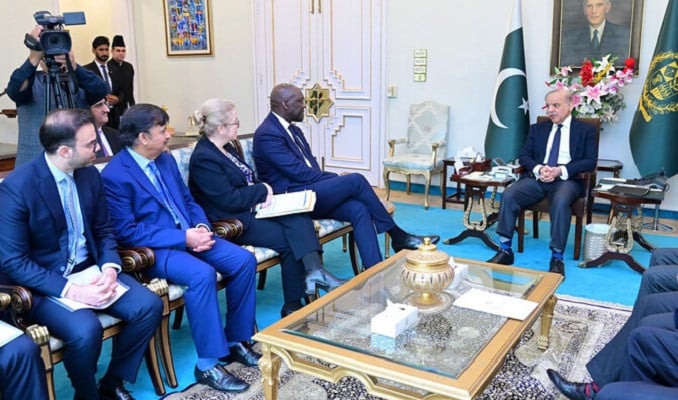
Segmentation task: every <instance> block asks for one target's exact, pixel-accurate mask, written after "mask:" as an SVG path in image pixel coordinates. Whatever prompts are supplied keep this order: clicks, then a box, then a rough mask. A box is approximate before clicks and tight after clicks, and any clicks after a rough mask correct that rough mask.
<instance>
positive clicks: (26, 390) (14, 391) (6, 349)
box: [0, 326, 49, 400]
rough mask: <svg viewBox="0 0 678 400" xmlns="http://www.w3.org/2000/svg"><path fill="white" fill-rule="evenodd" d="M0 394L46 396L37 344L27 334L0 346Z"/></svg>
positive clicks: (14, 398)
mask: <svg viewBox="0 0 678 400" xmlns="http://www.w3.org/2000/svg"><path fill="white" fill-rule="evenodd" d="M1 330H2V326H0V331H1ZM0 396H2V399H3V400H24V399H35V400H47V398H48V397H49V396H48V394H47V381H46V380H45V364H43V362H42V358H40V348H39V347H38V346H37V345H36V344H35V342H34V341H33V340H32V339H31V338H29V337H28V336H26V335H21V336H19V337H17V338H15V339H12V340H11V341H10V342H8V343H5V344H4V345H2V346H0Z"/></svg>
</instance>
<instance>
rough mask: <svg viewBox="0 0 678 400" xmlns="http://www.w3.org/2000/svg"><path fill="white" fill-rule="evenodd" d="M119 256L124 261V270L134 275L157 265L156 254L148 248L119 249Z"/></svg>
mask: <svg viewBox="0 0 678 400" xmlns="http://www.w3.org/2000/svg"><path fill="white" fill-rule="evenodd" d="M118 254H119V255H120V259H121V260H122V270H123V271H124V272H127V273H129V274H132V275H137V274H138V273H140V272H142V271H143V270H145V269H146V268H148V267H150V266H151V265H153V264H155V254H154V253H153V250H151V249H150V248H148V247H141V246H140V247H118Z"/></svg>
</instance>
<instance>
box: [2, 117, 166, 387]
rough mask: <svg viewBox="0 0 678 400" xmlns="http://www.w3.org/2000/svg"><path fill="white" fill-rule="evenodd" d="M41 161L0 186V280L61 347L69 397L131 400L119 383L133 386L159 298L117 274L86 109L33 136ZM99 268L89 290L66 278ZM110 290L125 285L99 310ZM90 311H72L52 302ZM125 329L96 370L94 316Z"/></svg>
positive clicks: (54, 120)
mask: <svg viewBox="0 0 678 400" xmlns="http://www.w3.org/2000/svg"><path fill="white" fill-rule="evenodd" d="M40 142H41V143H42V145H43V147H44V148H45V153H43V154H42V155H40V156H38V157H36V158H35V159H33V160H32V161H31V162H29V163H27V164H24V165H21V166H20V167H18V168H16V169H15V170H14V171H13V172H12V173H11V174H10V175H9V176H7V178H5V180H4V181H3V182H2V184H0V204H2V207H1V208H0V237H2V240H3V244H2V246H0V272H2V274H3V275H4V276H6V277H7V278H8V279H9V283H10V284H17V285H22V286H25V287H27V288H28V289H30V290H31V291H32V292H33V308H32V309H31V311H30V312H29V313H28V315H27V318H28V320H29V321H30V322H31V323H36V324H39V325H44V326H46V327H47V328H48V329H49V332H50V334H52V335H54V336H55V337H58V338H59V339H61V340H63V341H64V343H65V356H64V366H65V368H66V371H67V372H68V375H69V377H70V378H71V383H72V385H73V387H74V389H75V398H76V399H98V398H105V399H111V398H112V399H130V398H131V396H130V395H129V393H128V392H127V390H126V389H125V387H124V386H123V381H128V382H134V381H135V380H136V375H137V372H138V370H139V366H140V364H141V360H142V358H143V356H144V351H145V350H146V348H147V347H148V342H149V340H150V338H151V337H152V336H153V334H154V332H155V329H156V327H157V325H158V323H159V322H160V318H161V314H162V302H161V301H160V298H159V297H158V296H157V295H155V294H154V293H152V292H151V291H149V290H148V289H146V288H145V287H144V286H142V285H141V284H140V283H138V282H137V281H136V280H135V279H134V278H133V277H131V276H129V275H127V274H124V273H121V272H120V264H121V261H120V257H119V256H118V252H117V243H116V241H115V237H114V233H113V230H112V228H111V226H110V224H109V215H108V209H107V208H106V199H105V198H104V188H103V186H102V184H101V179H100V177H99V172H98V171H97V169H96V168H95V167H93V166H92V162H93V161H94V153H95V151H96V147H97V141H96V132H95V131H94V123H93V121H92V116H91V115H90V113H89V111H85V110H80V109H59V110H55V111H52V112H51V113H50V114H48V115H47V117H46V118H45V122H44V123H43V125H42V126H41V128H40ZM93 265H96V266H100V271H101V274H100V275H98V276H97V277H96V278H94V279H93V280H92V281H90V282H89V283H85V284H82V283H75V282H72V281H69V280H68V276H69V275H70V274H72V273H76V272H80V271H82V270H84V269H86V268H88V267H90V266H93ZM118 285H124V286H126V287H128V288H129V289H128V291H127V292H126V293H124V294H123V295H122V296H121V297H120V298H119V299H118V300H117V301H115V302H114V303H113V304H110V305H107V303H109V301H110V300H111V299H112V298H113V296H114V295H115V292H116V289H117V286H118ZM55 297H65V298H67V299H71V300H76V301H79V302H81V303H84V304H85V305H87V306H88V308H83V309H79V310H76V311H71V310H70V309H67V308H66V307H64V306H63V305H62V304H61V303H59V302H57V301H56V300H54V299H53V298H55ZM101 307H105V308H104V311H105V312H106V313H107V314H110V315H112V316H114V317H116V318H119V319H121V320H123V321H125V325H124V327H123V328H122V332H121V333H120V334H119V335H118V336H117V337H116V342H115V343H116V345H115V346H114V347H113V354H112V357H111V362H110V364H109V367H108V370H107V372H106V374H105V375H104V377H103V378H102V379H101V381H100V382H99V388H98V389H97V383H96V379H95V372H96V367H97V359H98V358H99V354H100V352H101V342H102V333H103V329H102V327H101V323H100V322H99V319H98V318H97V315H96V313H95V312H94V310H93V309H94V308H101Z"/></svg>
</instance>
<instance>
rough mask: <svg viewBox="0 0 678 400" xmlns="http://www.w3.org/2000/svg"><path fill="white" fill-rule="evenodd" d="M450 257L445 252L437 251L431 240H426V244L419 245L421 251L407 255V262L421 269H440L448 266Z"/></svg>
mask: <svg viewBox="0 0 678 400" xmlns="http://www.w3.org/2000/svg"><path fill="white" fill-rule="evenodd" d="M449 260H450V256H449V255H448V254H447V253H445V252H444V251H440V250H437V249H436V245H435V244H433V243H431V238H428V237H427V238H424V244H421V245H419V249H417V250H415V251H412V252H410V253H409V254H407V262H408V263H409V264H412V265H416V266H419V267H438V266H441V265H448V261H449Z"/></svg>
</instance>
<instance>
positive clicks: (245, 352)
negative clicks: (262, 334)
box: [219, 343, 261, 367]
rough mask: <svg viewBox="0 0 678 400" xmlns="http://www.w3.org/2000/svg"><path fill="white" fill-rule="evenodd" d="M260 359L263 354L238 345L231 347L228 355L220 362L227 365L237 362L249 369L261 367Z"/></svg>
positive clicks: (220, 359)
mask: <svg viewBox="0 0 678 400" xmlns="http://www.w3.org/2000/svg"><path fill="white" fill-rule="evenodd" d="M260 358H261V354H259V353H257V352H256V351H254V350H252V348H251V347H249V346H245V345H244V344H242V343H238V344H236V345H235V346H231V347H229V348H228V355H227V356H226V357H221V358H219V361H221V362H227V363H232V362H237V363H240V364H242V365H245V366H248V367H256V366H258V365H259V359H260Z"/></svg>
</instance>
